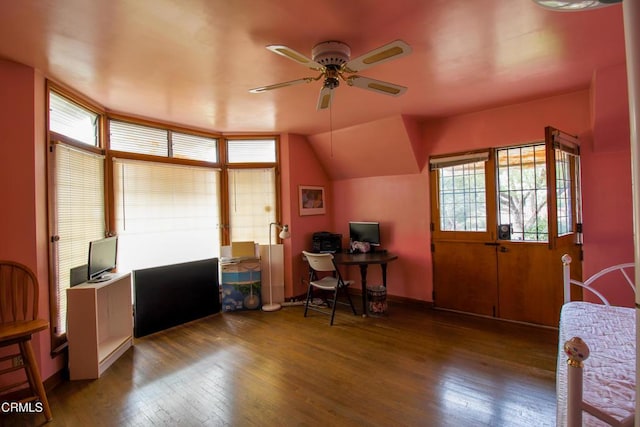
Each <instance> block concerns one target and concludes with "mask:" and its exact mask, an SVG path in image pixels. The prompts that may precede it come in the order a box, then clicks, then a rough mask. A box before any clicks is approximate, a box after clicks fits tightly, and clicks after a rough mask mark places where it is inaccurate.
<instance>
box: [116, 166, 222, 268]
mask: <svg viewBox="0 0 640 427" xmlns="http://www.w3.org/2000/svg"><path fill="white" fill-rule="evenodd" d="M113 172H114V173H113V175H114V195H115V218H116V231H117V233H118V236H119V240H118V268H119V269H122V271H131V270H133V269H139V268H147V267H153V266H158V265H165V264H174V263H178V262H186V261H193V260H198V259H206V258H212V257H217V256H219V253H220V251H219V248H220V231H219V226H220V224H219V223H220V219H219V217H220V201H219V185H220V184H219V179H220V178H219V175H220V172H219V171H218V170H216V169H212V168H204V167H193V166H183V165H175V164H167V163H155V162H142V161H132V160H123V159H116V160H115V164H114V170H113Z"/></svg>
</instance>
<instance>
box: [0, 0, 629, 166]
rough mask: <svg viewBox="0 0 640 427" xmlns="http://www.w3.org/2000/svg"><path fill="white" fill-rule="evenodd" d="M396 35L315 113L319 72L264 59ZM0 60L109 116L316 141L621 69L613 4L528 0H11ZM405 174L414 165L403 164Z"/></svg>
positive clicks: (0, 37) (562, 87)
mask: <svg viewBox="0 0 640 427" xmlns="http://www.w3.org/2000/svg"><path fill="white" fill-rule="evenodd" d="M396 39H401V40H404V41H405V42H406V43H408V44H409V45H410V46H411V47H412V49H413V53H412V54H411V55H409V56H406V57H403V58H399V59H396V60H394V61H390V62H387V63H384V64H379V65H377V66H375V67H372V68H369V69H367V70H364V71H362V73H361V74H362V75H364V76H367V77H371V78H374V79H378V80H384V81H389V82H393V83H396V84H399V85H402V86H407V87H408V91H407V92H406V93H405V94H404V95H403V96H401V97H397V98H396V97H389V96H385V95H381V94H377V93H372V92H369V91H365V90H362V89H359V88H356V87H349V86H347V85H346V84H342V85H340V87H338V88H337V89H336V91H337V92H335V95H334V97H333V104H332V107H331V109H330V110H324V111H317V110H316V102H317V98H318V94H319V91H320V88H321V81H314V82H312V83H308V84H302V85H297V86H291V87H285V88H281V89H278V90H275V91H269V92H265V93H259V94H253V93H249V92H248V90H249V89H251V88H254V87H257V86H263V85H269V84H274V83H279V82H284V81H289V80H295V79H300V78H302V77H306V76H315V75H316V74H317V73H315V72H313V71H312V70H309V69H308V68H305V67H303V66H301V65H300V64H297V63H295V62H294V61H291V60H289V59H287V58H284V57H282V56H279V55H275V54H274V53H272V52H270V51H269V50H267V49H265V46H266V45H270V44H282V45H286V46H288V47H290V48H292V49H294V50H296V51H298V52H300V53H303V54H304V55H307V56H309V57H311V49H312V47H313V46H314V45H315V44H317V43H319V42H322V41H326V40H339V41H342V42H345V43H347V44H348V45H349V46H350V47H351V54H352V58H353V57H356V56H359V55H361V54H364V53H366V52H368V51H370V50H372V49H375V48H377V47H379V46H381V45H383V44H386V43H388V42H391V41H393V40H396ZM0 58H4V59H8V60H12V61H15V62H19V63H23V64H26V65H29V66H31V67H34V68H36V69H38V70H40V71H41V72H42V73H43V74H44V75H45V76H47V77H50V78H52V79H54V80H55V81H57V82H60V83H62V84H64V85H67V86H70V87H72V88H73V89H75V90H77V91H78V92H80V93H82V94H84V95H86V96H87V97H89V98H90V99H92V100H94V101H95V102H97V103H99V104H100V105H103V106H104V107H105V108H107V109H108V110H111V111H115V112H120V113H126V114H131V115H135V116H141V117H147V118H151V119H155V120H161V121H166V122H171V123H178V124H183V125H187V126H192V127H197V128H202V129H206V130H212V131H218V132H225V133H233V132H291V133H298V134H303V135H315V134H321V133H323V132H327V130H329V129H330V128H333V129H340V128H348V127H353V126H358V125H360V124H363V123H368V122H379V121H380V120H383V119H385V118H387V117H394V116H412V117H424V118H433V117H442V116H448V115H453V114H458V113H464V112H470V111H474V110H479V109H482V108H487V107H495V106H499V105H504V104H510V103H514V102H521V101H526V100H529V99H533V98H539V97H544V96H548V95H552V94H558V93H563V92H569V91H574V90H578V89H583V88H587V87H589V84H590V81H591V78H592V75H593V72H594V71H595V70H597V69H601V68H605V67H607V66H610V65H614V64H620V63H623V62H624V38H623V29H622V7H621V5H620V4H618V5H614V6H611V7H606V8H602V9H596V10H592V11H587V12H582V13H559V12H553V11H549V10H545V9H542V8H540V7H538V6H536V5H535V4H534V3H533V2H532V1H531V0H395V1H393V2H389V1H387V0H349V1H344V0H317V1H311V2H308V1H302V0H232V1H230V0H153V1H151V0H91V1H87V0H20V1H2V2H0ZM411 167H412V168H413V167H414V166H411Z"/></svg>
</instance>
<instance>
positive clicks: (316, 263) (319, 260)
mask: <svg viewBox="0 0 640 427" xmlns="http://www.w3.org/2000/svg"><path fill="white" fill-rule="evenodd" d="M302 253H303V254H304V256H305V257H306V258H307V261H308V262H309V267H310V270H309V287H308V288H307V301H306V302H305V304H304V317H307V312H308V310H309V309H311V310H314V311H317V312H320V313H323V314H328V315H331V321H330V322H329V325H333V318H334V317H335V315H336V306H337V305H338V304H343V305H349V306H350V307H351V311H353V314H354V315H355V314H357V313H356V309H355V307H354V306H353V302H352V301H351V296H350V295H349V292H348V290H347V287H348V286H349V285H350V284H351V283H352V282H351V281H350V280H347V281H344V280H342V276H341V275H340V271H339V270H338V268H337V267H336V263H335V262H334V260H333V255H331V254H316V253H311V252H306V251H302ZM318 272H320V273H328V272H331V273H332V275H331V276H325V277H323V278H321V279H318V275H317V273H318ZM314 288H317V289H321V290H323V291H332V292H333V298H332V299H327V302H328V303H329V304H330V308H331V312H328V311H326V310H322V309H320V308H318V307H313V306H309V303H310V302H311V300H312V299H313V289H314ZM338 292H342V293H343V294H344V295H346V297H347V300H348V301H349V303H346V302H342V301H338Z"/></svg>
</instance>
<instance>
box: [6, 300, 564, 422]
mask: <svg viewBox="0 0 640 427" xmlns="http://www.w3.org/2000/svg"><path fill="white" fill-rule="evenodd" d="M302 313H303V307H299V306H298V307H286V308H283V309H282V310H281V311H278V312H274V313H265V312H261V311H251V312H239V313H225V314H220V315H215V316H211V317H208V318H206V319H202V320H199V321H195V322H191V323H189V324H187V325H183V326H179V327H176V328H173V329H170V330H167V331H163V332H159V333H156V334H153V335H150V336H147V337H144V338H142V339H138V340H136V342H135V346H134V348H132V349H130V350H129V351H128V352H127V353H126V354H125V355H124V356H123V357H122V358H121V359H120V360H118V361H117V362H116V363H115V364H114V365H113V366H112V367H111V368H109V370H107V371H106V372H105V374H104V375H103V376H102V378H100V379H99V380H96V381H73V382H65V383H63V384H61V385H59V386H58V387H56V388H55V389H54V390H52V391H51V392H50V393H49V402H50V405H51V409H52V411H53V421H52V422H51V423H49V424H47V425H48V426H51V427H54V426H151V425H167V426H200V425H205V426H271V425H286V426H290V425H291V426H317V425H322V426H527V427H529V426H553V425H555V361H556V352H557V331H555V330H551V329H543V328H536V327H532V326H527V325H520V324H514V323H506V322H501V321H497V320H492V319H486V318H478V317H471V316H466V315H462V314H457V313H451V312H442V311H434V310H430V309H425V308H418V307H415V306H412V305H410V304H399V303H396V304H393V303H390V304H389V313H388V316H386V317H382V318H374V317H369V318H362V317H360V316H353V315H351V314H349V313H348V310H345V309H344V308H343V307H338V311H337V313H336V320H335V324H334V326H333V327H330V326H329V325H328V317H327V316H323V315H321V314H319V313H311V314H310V316H311V317H308V318H306V319H305V318H304V317H303V315H302ZM2 416H3V417H4V420H2V422H1V423H0V424H2V425H6V426H23V425H41V424H44V417H43V416H42V415H41V414H29V415H27V414H23V415H15V414H12V415H6V414H5V415H2Z"/></svg>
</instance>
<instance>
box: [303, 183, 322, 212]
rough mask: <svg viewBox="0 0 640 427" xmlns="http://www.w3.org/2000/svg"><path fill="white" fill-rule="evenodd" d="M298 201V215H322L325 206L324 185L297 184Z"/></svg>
mask: <svg viewBox="0 0 640 427" xmlns="http://www.w3.org/2000/svg"><path fill="white" fill-rule="evenodd" d="M298 193H299V194H298V201H299V204H300V215H301V216H302V215H323V214H324V213H325V212H326V208H327V199H326V198H325V193H324V187H318V186H311V185H300V186H298Z"/></svg>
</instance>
